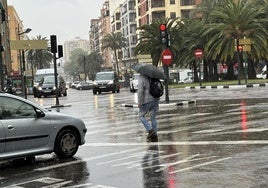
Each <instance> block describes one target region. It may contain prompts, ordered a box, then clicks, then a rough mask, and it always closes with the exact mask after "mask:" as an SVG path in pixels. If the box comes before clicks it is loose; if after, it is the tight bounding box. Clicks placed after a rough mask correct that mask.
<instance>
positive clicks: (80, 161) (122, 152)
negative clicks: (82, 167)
mask: <svg viewBox="0 0 268 188" xmlns="http://www.w3.org/2000/svg"><path fill="white" fill-rule="evenodd" d="M140 149H143V148H141V147H140V148H134V149H128V150H123V151H118V152H114V153H108V154H104V155H98V156H95V157H89V158H85V159H81V160H76V161H71V162H67V163H62V164H56V165H52V166H47V167H41V168H37V169H35V170H34V171H46V170H51V169H55V168H61V167H66V166H68V165H74V164H78V163H84V162H86V161H90V160H95V159H100V158H104V157H110V156H113V155H120V154H124V153H128V152H133V151H136V150H140Z"/></svg>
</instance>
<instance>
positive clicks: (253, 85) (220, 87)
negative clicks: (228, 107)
mask: <svg viewBox="0 0 268 188" xmlns="http://www.w3.org/2000/svg"><path fill="white" fill-rule="evenodd" d="M265 86H268V83H262V84H247V85H226V86H191V87H190V86H187V87H185V89H229V88H253V87H265Z"/></svg>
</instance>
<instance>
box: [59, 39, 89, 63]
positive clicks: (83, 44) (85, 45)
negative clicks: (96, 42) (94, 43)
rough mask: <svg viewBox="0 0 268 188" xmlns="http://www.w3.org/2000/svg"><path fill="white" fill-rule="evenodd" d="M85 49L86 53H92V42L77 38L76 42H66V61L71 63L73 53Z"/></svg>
mask: <svg viewBox="0 0 268 188" xmlns="http://www.w3.org/2000/svg"><path fill="white" fill-rule="evenodd" d="M79 48H80V49H83V50H84V51H86V52H90V42H89V41H88V40H85V39H81V38H79V37H76V38H75V39H74V40H70V41H65V42H64V61H65V62H68V61H70V57H71V53H72V52H73V51H74V50H75V49H79Z"/></svg>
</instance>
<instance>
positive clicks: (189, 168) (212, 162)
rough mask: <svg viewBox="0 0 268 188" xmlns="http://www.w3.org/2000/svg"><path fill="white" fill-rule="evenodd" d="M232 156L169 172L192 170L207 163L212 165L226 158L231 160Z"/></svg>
mask: <svg viewBox="0 0 268 188" xmlns="http://www.w3.org/2000/svg"><path fill="white" fill-rule="evenodd" d="M231 158H232V157H226V158H222V159H218V160H215V161H209V162H206V163H202V164H198V165H195V166H191V167H188V168H183V169H180V170H175V171H172V172H169V174H176V173H178V172H183V171H187V170H192V169H194V168H198V167H201V166H206V165H210V164H214V163H218V162H221V161H226V160H229V159H231Z"/></svg>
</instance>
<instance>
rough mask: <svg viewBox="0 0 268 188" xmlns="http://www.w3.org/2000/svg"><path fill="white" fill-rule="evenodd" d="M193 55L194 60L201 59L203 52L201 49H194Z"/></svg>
mask: <svg viewBox="0 0 268 188" xmlns="http://www.w3.org/2000/svg"><path fill="white" fill-rule="evenodd" d="M194 55H195V57H196V58H202V57H203V50H202V49H196V50H195V51H194Z"/></svg>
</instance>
